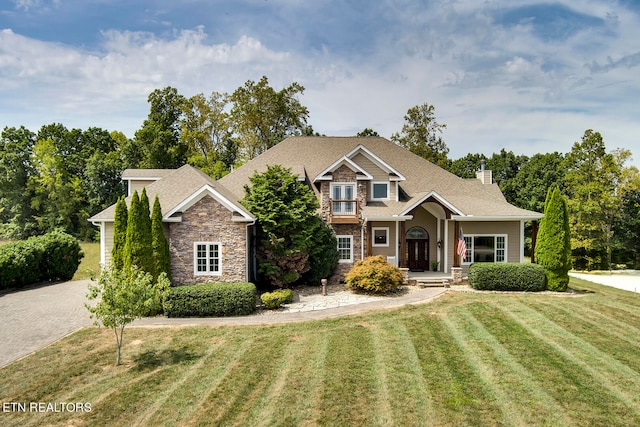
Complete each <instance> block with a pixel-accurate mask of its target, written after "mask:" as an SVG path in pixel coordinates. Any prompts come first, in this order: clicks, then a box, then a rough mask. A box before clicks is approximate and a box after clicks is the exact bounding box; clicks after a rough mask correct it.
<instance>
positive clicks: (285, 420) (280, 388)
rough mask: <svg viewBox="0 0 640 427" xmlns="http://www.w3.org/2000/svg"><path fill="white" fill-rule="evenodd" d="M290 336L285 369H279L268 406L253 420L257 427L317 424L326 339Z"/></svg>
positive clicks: (301, 335)
mask: <svg viewBox="0 0 640 427" xmlns="http://www.w3.org/2000/svg"><path fill="white" fill-rule="evenodd" d="M290 333H292V334H295V335H294V342H293V345H292V347H290V349H289V350H288V352H287V359H286V360H287V365H286V366H281V368H282V371H280V372H279V373H278V376H279V379H278V381H277V382H276V383H275V384H274V386H273V387H272V388H271V390H270V393H271V395H270V396H269V397H268V398H267V399H266V400H267V401H268V405H267V407H266V408H264V409H263V411H262V412H261V413H260V414H259V415H260V418H258V419H257V420H256V421H257V424H256V425H258V426H260V425H305V424H317V420H318V418H319V417H320V413H321V410H322V409H323V408H322V407H321V403H320V400H321V394H322V382H323V379H324V369H325V358H326V354H327V348H328V343H329V339H328V336H327V335H326V334H324V333H322V332H321V331H318V332H317V333H312V334H305V333H302V334H300V335H298V334H297V333H296V331H291V332H290Z"/></svg>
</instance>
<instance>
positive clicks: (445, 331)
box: [0, 279, 640, 426]
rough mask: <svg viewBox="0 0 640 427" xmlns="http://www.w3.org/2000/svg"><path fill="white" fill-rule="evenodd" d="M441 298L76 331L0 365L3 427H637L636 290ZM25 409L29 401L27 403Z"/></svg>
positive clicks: (639, 303)
mask: <svg viewBox="0 0 640 427" xmlns="http://www.w3.org/2000/svg"><path fill="white" fill-rule="evenodd" d="M571 287H573V288H574V289H575V288H577V289H583V290H585V291H586V292H583V293H578V294H568V295H566V296H565V295H563V296H557V295H550V294H522V293H515V294H504V293H471V292H469V293H464V292H454V291H451V292H448V293H447V294H445V295H443V296H442V297H440V298H438V299H436V300H435V301H433V302H431V303H428V304H421V305H416V306H410V307H406V308H402V309H396V310H388V311H382V312H377V313H370V314H366V315H362V316H347V317H343V318H338V319H331V320H323V321H311V322H305V323H295V324H287V325H277V326H247V327H207V326H199V327H180V328H168V327H167V328H128V329H127V330H125V335H124V339H125V342H124V347H123V361H124V364H123V365H121V366H117V367H116V366H114V365H113V362H114V357H115V340H114V337H113V332H112V331H110V330H105V329H95V328H91V329H85V330H82V331H80V332H78V333H76V334H73V335H72V336H70V337H68V338H66V339H64V340H62V341H60V342H58V343H56V344H54V345H52V346H50V347H48V348H46V349H44V350H42V351H39V352H37V353H36V354H34V355H32V356H30V357H27V358H25V359H23V360H20V361H18V362H15V363H13V364H11V365H9V366H7V367H5V368H4V369H2V370H0V384H2V388H1V390H0V400H1V401H2V402H3V404H4V403H6V402H27V403H28V402H46V403H49V402H53V403H55V402H86V403H90V406H91V412H88V413H87V412H74V413H68V412H65V413H63V412H57V413H56V412H26V413H22V412H15V411H14V412H6V411H5V412H4V413H0V422H1V423H2V425H5V426H12V425H16V426H17V425H20V426H25V425H74V426H79V425H122V426H131V425H224V426H227V425H251V426H253V425H334V426H346V425H363V426H376V425H378V426H388V425H398V426H414V425H429V426H432V425H452V426H458V425H478V426H486V425H522V426H525V425H526V426H530V425H553V426H560V425H575V426H585V425H607V426H612V425H613V426H615V425H619V426H623V425H640V340H639V339H638V337H639V336H640V296H637V295H635V294H633V293H629V292H624V291H620V290H616V289H612V288H606V287H602V286H599V285H593V284H590V283H588V282H583V281H579V280H576V279H572V281H571ZM27 407H28V406H27Z"/></svg>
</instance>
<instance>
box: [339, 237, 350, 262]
mask: <svg viewBox="0 0 640 427" xmlns="http://www.w3.org/2000/svg"><path fill="white" fill-rule="evenodd" d="M336 238H337V239H338V254H339V257H338V262H353V236H336Z"/></svg>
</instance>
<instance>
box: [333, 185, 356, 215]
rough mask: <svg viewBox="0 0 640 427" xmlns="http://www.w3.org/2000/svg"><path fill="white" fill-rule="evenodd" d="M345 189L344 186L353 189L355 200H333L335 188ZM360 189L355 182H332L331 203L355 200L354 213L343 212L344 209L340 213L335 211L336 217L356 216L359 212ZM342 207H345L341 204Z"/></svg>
mask: <svg viewBox="0 0 640 427" xmlns="http://www.w3.org/2000/svg"><path fill="white" fill-rule="evenodd" d="M338 186H340V187H344V186H350V187H353V190H352V194H353V199H334V198H333V189H334V188H335V187H338ZM357 191H358V187H357V185H356V183H355V182H332V183H331V185H330V186H329V201H330V202H332V203H333V202H334V201H349V200H353V201H354V202H353V212H348V211H346V210H343V209H342V208H341V209H340V210H339V211H333V214H334V215H355V214H356V212H357V209H358V208H357V202H356V200H357V199H358V193H357ZM340 206H343V205H342V204H340Z"/></svg>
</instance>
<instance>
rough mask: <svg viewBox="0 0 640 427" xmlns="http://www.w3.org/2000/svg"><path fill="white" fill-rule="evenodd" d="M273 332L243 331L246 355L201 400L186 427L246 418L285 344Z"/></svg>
mask: <svg viewBox="0 0 640 427" xmlns="http://www.w3.org/2000/svg"><path fill="white" fill-rule="evenodd" d="M274 331H275V330H274V329H273V328H266V327H255V328H251V329H250V330H249V331H247V330H245V331H244V332H245V336H244V339H245V340H248V341H250V345H249V347H248V349H247V351H246V352H244V353H243V354H242V356H241V357H240V358H239V359H237V362H236V363H234V366H233V368H232V369H231V370H229V371H228V372H227V375H225V377H224V378H222V380H221V381H220V382H219V383H218V384H217V386H216V387H215V388H214V389H212V390H211V393H209V394H208V396H207V398H206V399H203V401H202V402H201V404H200V408H199V410H198V412H197V413H194V414H193V417H192V418H191V420H190V423H189V424H191V422H193V424H194V425H234V424H237V423H238V419H242V417H244V416H245V415H246V413H247V412H248V410H249V409H250V408H251V406H253V405H254V404H255V402H256V400H257V399H258V398H259V397H260V395H261V394H262V393H264V389H265V388H266V387H267V386H268V385H269V383H270V382H271V381H273V380H274V379H275V376H276V375H275V370H276V369H277V363H278V362H279V360H280V359H281V358H282V354H283V351H284V349H285V348H286V345H287V343H288V341H287V339H286V338H285V337H283V336H282V335H281V334H278V333H274Z"/></svg>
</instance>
